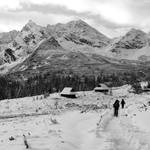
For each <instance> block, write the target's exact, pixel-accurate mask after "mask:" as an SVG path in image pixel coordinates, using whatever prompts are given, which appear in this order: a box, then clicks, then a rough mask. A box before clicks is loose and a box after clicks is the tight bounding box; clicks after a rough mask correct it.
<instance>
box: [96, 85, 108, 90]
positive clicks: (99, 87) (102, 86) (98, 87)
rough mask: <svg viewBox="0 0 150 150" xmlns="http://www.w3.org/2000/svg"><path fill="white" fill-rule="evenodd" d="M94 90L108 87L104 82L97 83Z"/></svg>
mask: <svg viewBox="0 0 150 150" xmlns="http://www.w3.org/2000/svg"><path fill="white" fill-rule="evenodd" d="M95 90H109V88H108V86H107V85H105V84H99V85H98V86H97V87H95Z"/></svg>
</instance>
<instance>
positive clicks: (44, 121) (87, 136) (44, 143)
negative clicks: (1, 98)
mask: <svg viewBox="0 0 150 150" xmlns="http://www.w3.org/2000/svg"><path fill="white" fill-rule="evenodd" d="M121 91H122V90H121ZM123 93H125V92H124V91H123ZM120 95H121V96H122V95H123V94H122V93H120ZM117 96H118V93H116V95H114V100H115V99H116V98H117ZM125 100H126V107H125V109H120V111H119V117H117V118H116V117H113V109H112V108H111V107H110V108H108V109H103V110H102V111H101V112H99V113H98V112H95V111H88V112H84V113H81V111H79V110H69V111H66V112H64V113H62V114H59V115H39V116H29V117H20V118H18V117H17V118H10V119H1V120H0V150H25V145H24V141H23V136H22V135H23V134H25V135H26V139H27V143H28V144H29V149H30V150H150V129H149V127H150V119H149V118H150V106H149V101H150V95H148V94H145V95H134V94H128V93H127V96H126V99H125ZM112 103H113V101H112V102H111V104H110V106H111V105H112ZM55 120H56V121H55ZM11 136H13V137H14V140H9V137H11Z"/></svg>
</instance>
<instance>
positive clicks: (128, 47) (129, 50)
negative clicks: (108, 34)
mask: <svg viewBox="0 0 150 150" xmlns="http://www.w3.org/2000/svg"><path fill="white" fill-rule="evenodd" d="M149 48H150V38H149V35H148V34H147V33H145V32H143V31H141V30H137V29H131V30H130V31H129V32H127V33H126V34H125V35H124V36H122V37H121V38H117V39H115V40H114V41H113V42H112V43H111V44H110V45H109V46H108V47H107V48H106V51H107V52H109V53H111V55H112V57H115V58H118V59H130V60H138V59H139V58H140V57H141V56H143V55H147V56H150V52H148V49H149Z"/></svg>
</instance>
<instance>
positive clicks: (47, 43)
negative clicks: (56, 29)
mask: <svg viewBox="0 0 150 150" xmlns="http://www.w3.org/2000/svg"><path fill="white" fill-rule="evenodd" d="M60 48H62V47H61V45H60V44H59V43H58V41H57V40H56V39H55V38H54V37H50V38H48V39H46V40H44V41H43V42H42V43H41V44H40V45H39V47H38V48H37V49H38V50H50V49H60Z"/></svg>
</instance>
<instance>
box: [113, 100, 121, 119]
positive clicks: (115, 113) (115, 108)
mask: <svg viewBox="0 0 150 150" xmlns="http://www.w3.org/2000/svg"><path fill="white" fill-rule="evenodd" d="M113 107H114V116H115V117H118V111H119V107H120V104H119V100H116V101H115V103H114V104H113Z"/></svg>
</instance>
